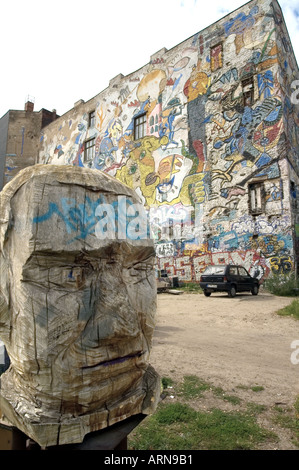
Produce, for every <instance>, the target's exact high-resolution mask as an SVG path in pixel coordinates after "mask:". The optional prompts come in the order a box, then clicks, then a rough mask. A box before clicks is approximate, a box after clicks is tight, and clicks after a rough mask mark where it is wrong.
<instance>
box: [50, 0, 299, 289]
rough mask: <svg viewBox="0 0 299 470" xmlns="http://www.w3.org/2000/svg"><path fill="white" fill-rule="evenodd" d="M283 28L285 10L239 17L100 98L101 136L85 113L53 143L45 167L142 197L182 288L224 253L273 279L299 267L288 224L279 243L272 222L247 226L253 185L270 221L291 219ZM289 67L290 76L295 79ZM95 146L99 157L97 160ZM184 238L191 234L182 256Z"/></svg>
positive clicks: (247, 11) (160, 250)
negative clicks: (284, 161) (286, 188)
mask: <svg viewBox="0 0 299 470" xmlns="http://www.w3.org/2000/svg"><path fill="white" fill-rule="evenodd" d="M279 21H280V20H279V15H278V13H277V11H275V10H269V11H267V12H265V11H263V8H262V6H261V5H259V4H256V5H254V6H248V7H246V8H244V11H241V12H239V13H235V14H232V15H231V17H230V19H224V20H223V21H220V22H219V23H218V24H217V28H216V29H213V30H212V29H211V30H209V29H208V30H205V31H204V32H203V33H201V34H196V35H195V36H193V37H192V38H190V39H189V40H187V41H185V42H184V43H182V44H181V45H179V46H178V47H177V48H175V49H174V50H173V51H172V52H171V53H169V54H165V55H163V57H162V55H161V57H155V58H154V59H153V60H152V61H151V62H150V63H149V64H148V65H147V66H145V67H144V68H143V69H141V71H139V72H138V73H137V72H136V73H135V74H131V75H130V76H129V78H128V79H126V80H122V81H121V83H120V85H119V86H116V87H111V88H109V90H108V91H107V92H106V93H103V94H101V95H99V97H98V101H97V102H95V125H94V127H93V128H90V127H89V124H88V114H87V113H84V114H83V115H82V116H80V115H79V114H78V115H76V117H74V118H72V119H69V120H68V119H65V120H64V122H63V123H62V124H61V125H60V127H59V129H58V132H57V133H53V136H52V137H51V136H47V138H46V139H44V142H43V151H42V153H41V157H42V160H41V161H43V162H46V163H56V162H58V161H59V162H62V161H63V162H64V163H67V164H73V165H79V166H90V167H91V168H94V169H97V170H101V171H104V172H106V173H109V174H110V175H112V176H115V177H116V178H117V179H118V180H120V181H122V182H123V183H125V184H127V185H128V186H130V187H132V188H134V189H135V190H136V192H137V193H138V194H139V196H140V197H141V200H142V202H143V203H144V205H145V207H146V208H147V209H148V210H149V211H151V215H154V214H155V213H156V219H155V220H156V226H155V224H153V228H154V229H155V230H156V232H155V233H156V235H155V240H156V243H157V256H158V260H159V266H160V268H161V267H162V266H164V267H165V266H166V267H167V269H169V270H170V271H171V272H173V273H175V274H176V275H179V277H180V278H181V279H182V280H191V279H197V277H198V275H197V273H198V272H199V271H200V270H201V268H199V266H202V265H203V264H204V263H207V262H214V261H215V259H216V258H217V259H218V258H219V259H220V258H221V256H220V255H219V253H224V254H223V260H225V261H226V262H227V260H232V259H233V257H234V256H239V258H240V260H242V261H243V262H245V264H246V267H247V268H248V269H253V267H254V268H256V266H257V265H259V266H260V268H259V269H260V273H262V275H261V277H263V276H265V275H268V274H269V272H270V271H272V272H274V273H275V272H278V271H279V272H280V271H283V272H287V271H288V267H289V266H290V264H292V256H293V253H292V236H291V233H290V228H289V227H290V221H287V222H286V218H285V219H284V223H286V226H285V227H284V230H283V231H282V232H279V234H277V232H276V228H275V227H274V225H275V222H274V220H273V219H271V220H270V219H269V217H268V216H267V213H266V215H265V214H261V215H260V216H259V218H258V219H257V220H255V221H253V219H252V217H251V216H250V215H248V216H247V220H246V223H244V217H245V216H244V214H248V189H247V184H248V182H249V181H251V180H252V178H253V177H254V178H259V179H262V180H263V181H264V182H265V191H266V195H265V203H264V204H265V207H264V209H265V211H267V208H268V210H269V211H270V209H271V213H274V214H277V213H280V214H281V213H282V210H283V209H284V206H283V199H284V197H285V195H284V193H283V191H282V188H281V177H282V175H281V166H280V164H279V157H280V156H281V148H282V147H283V139H284V133H285V122H286V120H288V122H289V123H291V127H288V131H289V132H291V133H292V143H293V150H294V155H295V154H296V152H297V150H298V131H296V132H295V131H294V129H295V127H296V126H295V124H296V123H297V122H298V121H299V118H298V117H294V116H295V114H294V111H293V109H292V107H291V106H288V103H287V102H285V101H283V100H282V89H281V82H282V80H281V73H282V72H281V70H280V69H279V68H278V65H280V63H281V60H282V58H281V52H280V48H279V47H278V43H277V41H278V36H277V34H275V27H276V26H277V25H279V24H280V23H279ZM228 58H229V62H230V63H231V65H230V66H228V65H226V64H227V62H228ZM286 60H287V61H288V60H289V62H288V63H287V64H285V63H284V66H283V67H284V68H283V70H284V74H285V75H286V74H288V73H292V67H293V68H294V64H292V63H291V59H284V62H285V61H286ZM240 64H242V65H241V66H240ZM290 70H291V72H290ZM143 115H145V116H146V123H145V124H146V131H145V135H144V137H142V138H139V139H135V137H134V123H135V120H136V118H138V117H142V116H143ZM292 123H293V124H294V125H292ZM92 138H94V139H95V143H94V156H93V158H92V159H91V160H89V161H86V159H85V150H86V149H85V145H86V141H87V140H89V139H92ZM295 149H296V150H295ZM296 155H297V154H296ZM267 181H268V182H269V183H267ZM163 207H165V209H166V210H171V209H175V211H178V212H177V213H179V212H180V211H183V212H184V213H186V214H187V213H188V214H189V215H190V218H189V219H188V223H187V224H184V223H183V222H181V223H180V224H179V223H175V222H173V223H172V226H171V230H169V226H168V225H169V224H168V220H169V217H168V218H166V219H165V218H164V219H163V217H161V213H162V212H160V213H159V208H163ZM273 211H274V212H273ZM195 213H197V216H196V217H195ZM198 214H199V215H198ZM172 215H173V214H172ZM153 220H154V219H153ZM165 220H166V226H167V230H166V231H165V230H164V229H163V224H164V225H165ZM172 220H173V217H172ZM182 227H184V230H183V229H182ZM248 227H250V230H249V228H248ZM273 227H274V228H273ZM174 230H179V231H180V235H181V245H180V247H179V248H178V243H179V242H178V241H177V239H178V237H176V236H174ZM186 232H188V234H187V235H188V236H186ZM190 233H191V235H190ZM267 237H268V238H267ZM173 240H175V241H173ZM184 240H188V243H189V245H190V244H191V243H192V245H193V247H196V250H191V251H192V253H194V252H196V253H197V254H196V255H194V254H190V250H189V249H188V248H187V245H188V243H187V242H186V243H185V242H184ZM262 240H263V242H262ZM170 253H172V255H171V256H170V257H169V254H170ZM234 253H238V255H234ZM248 254H250V261H248V260H249V255H248ZM170 258H171V259H172V260H173V262H171V263H170V261H167V262H166V260H168V259H170ZM199 260H201V261H199ZM167 263H168V264H167ZM289 263H290V264H289ZM277 266H278V268H277ZM170 274H171V273H170Z"/></svg>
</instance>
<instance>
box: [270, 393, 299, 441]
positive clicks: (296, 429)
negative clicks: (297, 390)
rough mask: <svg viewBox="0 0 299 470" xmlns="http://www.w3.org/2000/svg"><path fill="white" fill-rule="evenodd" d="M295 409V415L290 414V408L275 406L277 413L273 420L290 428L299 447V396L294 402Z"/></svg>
mask: <svg viewBox="0 0 299 470" xmlns="http://www.w3.org/2000/svg"><path fill="white" fill-rule="evenodd" d="M294 409H295V416H294V414H293V413H291V414H290V410H286V409H283V408H282V407H275V412H276V414H275V417H274V419H273V421H274V422H275V423H276V424H278V425H279V426H281V427H283V428H287V429H289V430H290V431H291V434H292V440H293V443H294V445H295V446H297V447H299V397H298V398H297V400H296V402H295V404H294ZM293 411H294V410H293Z"/></svg>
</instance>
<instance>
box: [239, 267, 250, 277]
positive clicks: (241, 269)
mask: <svg viewBox="0 0 299 470" xmlns="http://www.w3.org/2000/svg"><path fill="white" fill-rule="evenodd" d="M238 269H239V275H240V276H249V274H248V272H247V271H246V269H245V268H243V267H242V266H239V268H238Z"/></svg>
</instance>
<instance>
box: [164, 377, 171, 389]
mask: <svg viewBox="0 0 299 470" xmlns="http://www.w3.org/2000/svg"><path fill="white" fill-rule="evenodd" d="M161 382H162V387H163V389H166V388H168V387H172V385H173V380H172V379H171V378H170V377H162V380H161Z"/></svg>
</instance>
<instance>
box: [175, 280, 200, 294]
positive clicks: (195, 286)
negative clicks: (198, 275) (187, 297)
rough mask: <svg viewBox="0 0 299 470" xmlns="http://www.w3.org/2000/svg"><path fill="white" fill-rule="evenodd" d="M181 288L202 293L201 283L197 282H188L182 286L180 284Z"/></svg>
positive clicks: (185, 290)
mask: <svg viewBox="0 0 299 470" xmlns="http://www.w3.org/2000/svg"><path fill="white" fill-rule="evenodd" d="M180 290H183V291H184V292H195V293H198V294H201V293H202V289H201V287H200V285H199V284H198V283H196V282H188V283H186V284H183V285H182V286H180Z"/></svg>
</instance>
